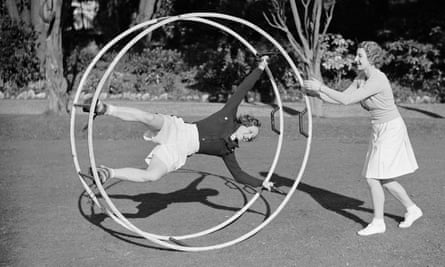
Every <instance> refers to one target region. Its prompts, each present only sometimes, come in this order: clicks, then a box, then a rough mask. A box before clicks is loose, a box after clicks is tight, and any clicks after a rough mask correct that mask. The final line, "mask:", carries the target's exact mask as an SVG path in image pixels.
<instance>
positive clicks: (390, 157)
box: [362, 117, 418, 179]
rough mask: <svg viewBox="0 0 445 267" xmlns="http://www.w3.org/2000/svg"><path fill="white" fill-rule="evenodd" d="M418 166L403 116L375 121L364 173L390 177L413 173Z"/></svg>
mask: <svg viewBox="0 0 445 267" xmlns="http://www.w3.org/2000/svg"><path fill="white" fill-rule="evenodd" d="M417 168H418V165H417V161H416V157H415V156H414V151H413V148H412V146H411V142H410V140H409V137H408V131H407V129H406V125H405V122H404V121H403V119H402V118H401V117H398V118H396V119H393V120H390V121H388V122H385V123H373V124H372V133H371V138H370V141H369V146H368V152H367V154H366V160H365V165H364V167H363V171H362V175H363V176H364V177H366V178H375V179H390V178H395V177H398V176H402V175H404V174H408V173H412V172H414V171H415V170H416V169H417Z"/></svg>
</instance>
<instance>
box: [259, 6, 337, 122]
mask: <svg viewBox="0 0 445 267" xmlns="http://www.w3.org/2000/svg"><path fill="white" fill-rule="evenodd" d="M271 3H272V12H271V13H270V14H269V15H265V17H266V19H267V20H268V22H269V24H270V25H271V26H272V27H274V28H275V29H278V30H280V31H281V32H282V33H284V34H285V36H286V38H287V41H288V43H289V44H290V46H291V47H292V50H291V51H290V52H291V53H292V54H293V55H294V56H295V57H296V58H298V59H300V60H301V61H302V62H303V64H304V72H305V74H306V78H310V77H313V78H316V79H319V80H321V79H322V77H321V68H320V64H321V59H322V49H321V48H322V47H321V42H322V40H323V38H324V36H325V34H326V32H327V29H328V27H329V24H330V22H331V20H332V17H333V12H334V6H335V0H330V1H327V0H325V1H323V0H301V1H296V0H289V1H279V0H273V1H271ZM288 5H290V8H291V14H289V13H287V12H286V11H287V10H288ZM290 16H291V17H292V19H293V25H292V26H291V25H290V23H288V18H289V17H290ZM321 103H322V102H321V100H319V99H317V98H311V105H312V107H313V113H314V115H316V116H321V115H322V104H321Z"/></svg>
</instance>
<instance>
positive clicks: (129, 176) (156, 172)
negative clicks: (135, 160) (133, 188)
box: [108, 155, 168, 183]
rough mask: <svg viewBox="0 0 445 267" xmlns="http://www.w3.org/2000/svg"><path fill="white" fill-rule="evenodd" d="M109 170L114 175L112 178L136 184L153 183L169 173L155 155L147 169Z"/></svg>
mask: <svg viewBox="0 0 445 267" xmlns="http://www.w3.org/2000/svg"><path fill="white" fill-rule="evenodd" d="M108 169H109V170H110V173H112V177H111V178H116V179H120V180H124V181H129V182H136V183H144V182H153V181H156V180H158V179H160V178H161V177H162V176H164V175H165V174H167V173H168V169H167V166H165V164H164V162H162V161H161V160H160V159H159V158H158V157H157V156H156V155H153V158H152V159H151V161H150V165H149V166H148V168H147V169H137V168H120V169H111V168H108Z"/></svg>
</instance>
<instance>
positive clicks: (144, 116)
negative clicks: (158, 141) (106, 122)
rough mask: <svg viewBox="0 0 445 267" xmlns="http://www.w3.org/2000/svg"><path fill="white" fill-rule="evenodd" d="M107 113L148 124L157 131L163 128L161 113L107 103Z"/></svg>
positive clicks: (122, 118)
mask: <svg viewBox="0 0 445 267" xmlns="http://www.w3.org/2000/svg"><path fill="white" fill-rule="evenodd" d="M105 115H109V116H113V117H116V118H119V119H121V120H124V121H137V122H141V123H143V124H145V125H147V126H148V127H149V128H150V130H151V131H153V132H156V131H159V130H160V129H161V128H162V125H163V124H164V118H163V116H162V115H160V114H156V113H150V112H145V111H142V110H139V109H136V108H130V107H121V106H113V105H109V104H107V111H106V113H105Z"/></svg>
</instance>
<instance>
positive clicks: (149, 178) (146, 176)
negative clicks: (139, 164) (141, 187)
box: [140, 171, 162, 182]
mask: <svg viewBox="0 0 445 267" xmlns="http://www.w3.org/2000/svg"><path fill="white" fill-rule="evenodd" d="M161 177H162V175H160V174H157V173H153V172H150V171H145V172H144V173H143V174H142V175H141V177H140V179H141V181H142V182H154V181H157V180H159V179H161Z"/></svg>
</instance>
